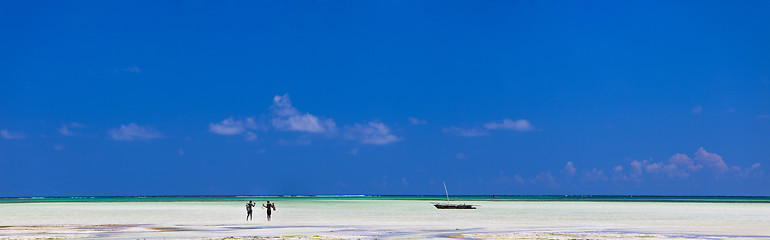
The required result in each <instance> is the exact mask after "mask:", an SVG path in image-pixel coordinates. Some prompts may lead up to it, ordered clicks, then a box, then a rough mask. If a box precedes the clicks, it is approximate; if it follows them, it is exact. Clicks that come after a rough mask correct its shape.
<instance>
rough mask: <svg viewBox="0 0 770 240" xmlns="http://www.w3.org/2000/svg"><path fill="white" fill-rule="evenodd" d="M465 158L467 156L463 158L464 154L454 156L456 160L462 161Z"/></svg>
mask: <svg viewBox="0 0 770 240" xmlns="http://www.w3.org/2000/svg"><path fill="white" fill-rule="evenodd" d="M466 157H467V156H465V154H464V153H457V155H456V156H455V158H457V159H464V158H466Z"/></svg>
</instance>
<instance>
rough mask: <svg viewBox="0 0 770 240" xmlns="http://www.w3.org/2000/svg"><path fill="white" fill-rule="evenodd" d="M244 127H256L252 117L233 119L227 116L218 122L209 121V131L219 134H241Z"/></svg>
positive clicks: (244, 129)
mask: <svg viewBox="0 0 770 240" xmlns="http://www.w3.org/2000/svg"><path fill="white" fill-rule="evenodd" d="M246 129H257V123H256V121H255V120H254V118H245V119H238V120H235V119H234V118H233V117H229V118H226V119H225V120H222V121H221V122H219V123H209V131H211V132H213V133H216V134H220V135H236V134H241V133H243V132H244V131H246Z"/></svg>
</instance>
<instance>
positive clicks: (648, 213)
mask: <svg viewBox="0 0 770 240" xmlns="http://www.w3.org/2000/svg"><path fill="white" fill-rule="evenodd" d="M474 204H480V205H481V206H480V207H479V209H476V210H437V209H435V208H433V206H431V205H430V203H429V202H428V201H416V200H411V201H408V200H324V199H308V200H303V199H296V200H286V201H280V200H279V201H278V202H277V207H278V209H277V211H276V212H274V214H273V221H271V222H267V221H266V220H265V213H264V211H261V210H260V209H259V208H257V209H256V211H255V214H254V221H248V222H247V221H244V218H245V202H78V203H7V204H0V239H43V238H109V239H137V238H143V239H144V238H155V239H169V238H181V239H187V238H225V237H236V238H245V237H287V238H317V239H329V238H331V239H337V238H340V239H359V238H362V239H373V238H378V239H382V238H412V239H423V238H471V239H621V238H624V239H626V238H642V239H692V238H695V239H770V204H766V203H658V202H517V201H510V202H507V201H500V202H478V203H474Z"/></svg>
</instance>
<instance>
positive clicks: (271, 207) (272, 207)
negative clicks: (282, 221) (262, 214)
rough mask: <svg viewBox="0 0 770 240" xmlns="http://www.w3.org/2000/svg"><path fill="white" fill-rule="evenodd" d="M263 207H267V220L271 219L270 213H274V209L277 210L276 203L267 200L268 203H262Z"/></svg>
mask: <svg viewBox="0 0 770 240" xmlns="http://www.w3.org/2000/svg"><path fill="white" fill-rule="evenodd" d="M262 208H267V220H268V221H270V215H271V214H272V213H273V211H272V210H275V203H270V201H267V205H265V204H262Z"/></svg>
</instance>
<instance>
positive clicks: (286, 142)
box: [278, 136, 313, 146]
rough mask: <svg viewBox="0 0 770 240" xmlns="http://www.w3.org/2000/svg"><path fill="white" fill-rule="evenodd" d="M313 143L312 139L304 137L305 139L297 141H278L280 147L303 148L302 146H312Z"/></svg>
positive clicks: (301, 138)
mask: <svg viewBox="0 0 770 240" xmlns="http://www.w3.org/2000/svg"><path fill="white" fill-rule="evenodd" d="M311 143H313V142H312V141H310V138H308V137H307V136H303V137H300V138H297V139H294V140H287V139H283V138H281V139H278V144H279V145H285V146H286V145H298V146H302V145H310V144H311Z"/></svg>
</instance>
